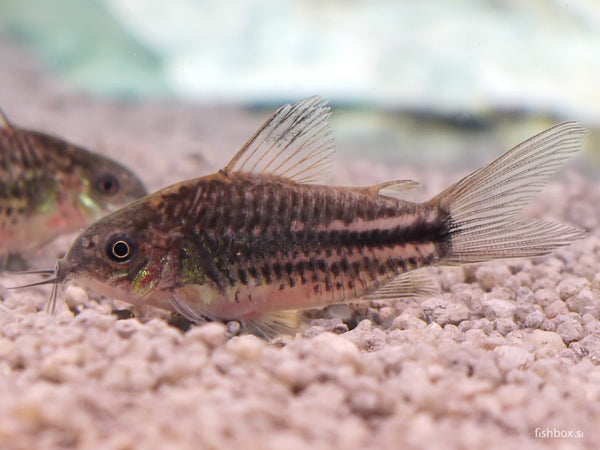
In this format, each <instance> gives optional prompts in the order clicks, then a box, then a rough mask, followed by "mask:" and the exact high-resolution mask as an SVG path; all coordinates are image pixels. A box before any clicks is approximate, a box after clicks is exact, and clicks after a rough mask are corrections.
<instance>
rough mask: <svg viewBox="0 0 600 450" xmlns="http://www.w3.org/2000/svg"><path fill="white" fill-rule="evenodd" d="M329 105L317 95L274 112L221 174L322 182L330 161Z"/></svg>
mask: <svg viewBox="0 0 600 450" xmlns="http://www.w3.org/2000/svg"><path fill="white" fill-rule="evenodd" d="M329 116H330V108H329V107H328V106H326V103H325V102H322V101H321V99H320V98H319V97H317V96H313V97H309V98H307V99H304V100H302V101H301V102H300V103H298V104H296V105H294V106H292V105H286V106H283V107H281V108H280V109H279V110H277V112H275V113H274V114H273V115H272V116H271V117H270V118H269V119H268V120H267V121H266V122H265V123H264V124H263V125H262V126H261V127H260V129H259V130H258V131H257V132H256V133H255V134H254V136H252V138H250V140H249V141H248V142H247V143H246V144H245V145H244V146H243V147H242V148H241V149H240V151H239V152H238V153H237V154H236V155H235V156H234V157H233V159H232V160H231V161H230V162H229V164H227V166H225V168H224V169H223V171H224V172H225V173H233V172H242V173H247V174H253V175H274V176H278V177H282V178H287V179H290V180H292V181H295V182H297V183H324V182H326V181H327V180H328V178H329V176H330V174H331V170H332V168H333V162H334V153H335V148H334V140H333V137H332V135H331V127H330V125H329V121H328V119H329Z"/></svg>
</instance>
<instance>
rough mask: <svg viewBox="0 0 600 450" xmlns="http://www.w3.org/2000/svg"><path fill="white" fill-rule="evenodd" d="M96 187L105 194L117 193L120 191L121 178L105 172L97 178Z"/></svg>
mask: <svg viewBox="0 0 600 450" xmlns="http://www.w3.org/2000/svg"><path fill="white" fill-rule="evenodd" d="M96 189H98V191H99V192H100V193H101V194H104V195H115V194H116V193H117V192H119V180H117V177H115V176H114V175H111V174H110V173H105V174H103V175H100V176H99V177H98V179H97V180H96Z"/></svg>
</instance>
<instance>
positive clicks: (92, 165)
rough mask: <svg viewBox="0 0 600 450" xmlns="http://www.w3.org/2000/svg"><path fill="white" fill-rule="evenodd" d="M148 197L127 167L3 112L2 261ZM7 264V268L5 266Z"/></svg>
mask: <svg viewBox="0 0 600 450" xmlns="http://www.w3.org/2000/svg"><path fill="white" fill-rule="evenodd" d="M144 195H146V190H145V189H144V187H143V185H142V183H141V182H140V181H139V180H138V179H137V177H136V176H135V175H134V174H133V173H132V172H130V171H129V170H128V169H126V168H125V167H123V166H122V165H120V164H118V163H116V162H114V161H111V160H110V159H108V158H105V157H103V156H100V155H98V154H95V153H92V152H90V151H88V150H85V149H83V148H81V147H78V146H76V145H73V144H70V143H68V142H66V141H64V140H62V139H60V138H57V137H54V136H50V135H47V134H44V133H41V132H38V131H32V130H26V129H23V128H19V127H17V126H15V125H13V124H12V123H11V122H9V120H8V119H7V117H6V116H5V115H4V114H3V113H2V111H0V259H3V260H4V262H6V259H7V258H8V255H9V254H12V253H19V254H21V255H23V254H27V253H30V252H31V251H32V250H35V249H37V248H39V247H40V246H42V245H43V244H45V243H47V242H49V241H51V240H52V239H53V238H55V237H56V236H58V235H60V234H63V233H67V232H72V231H77V230H79V229H81V228H82V227H85V226H87V225H89V224H90V223H92V222H93V221H94V220H96V219H98V218H99V217H101V216H102V215H104V214H106V213H107V212H109V211H114V210H116V209H117V208H119V207H121V206H123V205H125V204H126V203H129V202H130V201H132V200H135V199H137V198H140V197H142V196H144ZM2 265H3V264H2Z"/></svg>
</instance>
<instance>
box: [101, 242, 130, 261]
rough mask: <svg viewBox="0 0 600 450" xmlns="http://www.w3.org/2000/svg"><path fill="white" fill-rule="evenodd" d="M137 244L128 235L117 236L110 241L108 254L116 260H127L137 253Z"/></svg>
mask: <svg viewBox="0 0 600 450" xmlns="http://www.w3.org/2000/svg"><path fill="white" fill-rule="evenodd" d="M136 249H137V246H136V245H135V242H134V241H133V240H132V239H131V238H128V237H124V236H117V237H115V238H113V239H110V240H109V241H108V244H107V245H106V255H107V256H108V257H109V258H110V259H112V260H113V261H115V262H127V261H129V260H130V259H131V258H133V256H134V255H135V252H136Z"/></svg>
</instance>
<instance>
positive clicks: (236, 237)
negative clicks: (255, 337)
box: [51, 97, 586, 334]
mask: <svg viewBox="0 0 600 450" xmlns="http://www.w3.org/2000/svg"><path fill="white" fill-rule="evenodd" d="M328 116H329V109H328V108H327V107H326V106H325V105H324V104H323V103H321V102H320V100H319V99H318V98H315V97H313V98H310V99H307V100H304V101H303V102H300V103H299V104H297V105H295V106H290V105H287V106H285V107H283V108H281V109H280V110H279V111H278V112H276V113H275V114H274V115H273V116H272V117H271V118H270V119H269V120H268V121H267V122H266V123H265V124H264V125H263V126H262V127H261V128H260V129H259V131H258V132H257V133H256V134H255V135H254V136H253V137H252V138H251V139H250V141H249V142H248V143H247V144H246V145H245V146H244V147H243V148H242V149H241V150H240V151H239V152H238V154H237V155H236V156H235V157H234V158H233V160H232V161H231V162H230V163H229V164H228V165H227V166H226V167H225V168H224V169H222V170H221V171H219V172H218V173H216V174H214V175H211V176H207V177H202V178H197V179H194V180H189V181H185V182H182V183H179V184H176V185H174V186H171V187H169V188H166V189H163V190H161V191H158V192H156V193H154V194H152V195H150V196H148V197H145V198H143V199H140V200H138V201H136V202H134V203H132V204H131V205H129V206H127V207H125V208H123V209H121V210H119V211H117V212H115V213H112V214H111V215H108V216H107V217H105V218H103V219H101V220H99V221H98V222H96V223H94V224H93V225H91V226H90V227H89V228H88V229H87V230H85V231H84V232H83V233H82V234H81V235H80V236H79V237H78V238H77V239H76V240H75V242H74V243H73V245H72V247H71V248H70V250H69V251H68V253H67V254H66V256H65V258H64V259H63V260H61V261H59V262H58V264H57V269H56V272H55V278H53V279H52V280H51V282H63V281H66V280H76V281H78V282H79V283H82V284H84V285H87V286H89V287H91V288H93V289H95V290H96V291H98V292H99V293H102V294H105V295H108V296H113V297H115V298H119V299H122V300H125V301H128V302H131V303H133V304H149V305H153V306H158V307H160V308H164V309H171V310H174V311H177V312H179V313H181V314H183V315H185V316H186V317H188V318H189V319H191V320H194V321H201V320H202V317H210V318H212V319H220V320H232V319H234V320H241V321H242V322H246V323H250V324H252V325H254V326H255V327H256V328H258V329H259V330H262V331H263V332H264V333H265V334H270V333H271V332H273V331H277V330H278V329H280V328H281V326H282V324H283V323H285V320H286V314H285V313H281V312H282V311H283V312H285V311H289V310H297V309H302V308H309V307H318V306H324V305H327V304H331V303H338V302H343V301H347V300H351V299H356V298H361V297H362V298H365V297H366V296H372V297H377V298H397V297H405V296H414V295H422V294H425V293H427V292H430V290H431V288H430V285H429V284H428V282H427V281H426V280H425V278H424V277H423V276H422V275H419V272H414V271H413V270H414V269H418V268H420V267H427V266H431V265H435V264H460V263H467V262H475V261H484V260H489V259H494V258H506V257H528V256H536V255H541V254H545V253H548V252H550V251H551V250H552V249H554V248H556V247H558V246H561V245H566V244H568V243H570V242H571V241H572V240H574V239H578V238H581V237H583V236H584V233H583V231H581V230H579V229H578V228H575V227H570V226H564V225H559V224H555V223H551V222H547V221H543V220H539V219H528V218H524V217H521V216H519V215H518V213H519V211H520V210H521V208H522V207H523V206H524V205H525V204H526V203H528V202H529V201H530V200H531V199H532V198H533V196H534V195H535V192H536V191H537V190H539V188H540V187H541V186H543V184H544V183H545V182H546V180H547V178H548V177H549V176H550V175H551V174H552V173H554V171H555V170H556V169H557V168H558V166H559V165H560V163H561V162H563V161H564V160H565V159H567V158H568V157H569V156H570V155H571V154H573V153H574V152H576V151H577V150H578V149H579V147H580V144H581V138H582V136H583V135H584V134H585V133H586V131H585V130H584V129H583V128H581V127H579V126H578V125H576V124H574V123H565V124H561V125H558V126H556V127H553V128H551V129H549V130H547V131H545V132H543V133H541V134H539V135H537V136H535V137H533V138H531V139H530V140H528V141H526V142H524V143H522V144H520V145H519V146H517V147H515V148H514V149H512V150H510V151H509V152H507V153H506V154H505V155H503V156H501V157H500V158H498V159H497V160H496V161H494V162H492V163H491V164H489V165H488V166H486V167H484V168H482V169H480V170H478V171H476V172H474V173H473V174H471V175H469V176H467V177H465V178H464V179H462V180H461V181H459V182H458V183H456V184H454V185H453V186H451V187H449V188H448V189H446V190H445V191H444V192H442V193H441V194H439V195H438V196H436V197H435V198H433V199H431V200H430V201H428V202H425V203H414V202H409V201H405V200H403V199H402V196H403V191H405V190H407V189H410V188H412V187H414V185H415V183H414V182H410V181H394V182H388V183H384V184H381V185H377V186H372V187H367V188H348V187H336V186H327V185H325V184H322V183H323V181H324V179H325V178H326V176H327V175H328V173H329V170H330V168H331V165H332V162H333V161H332V158H333V141H332V139H331V135H330V130H329V126H328V124H327V118H328Z"/></svg>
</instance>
